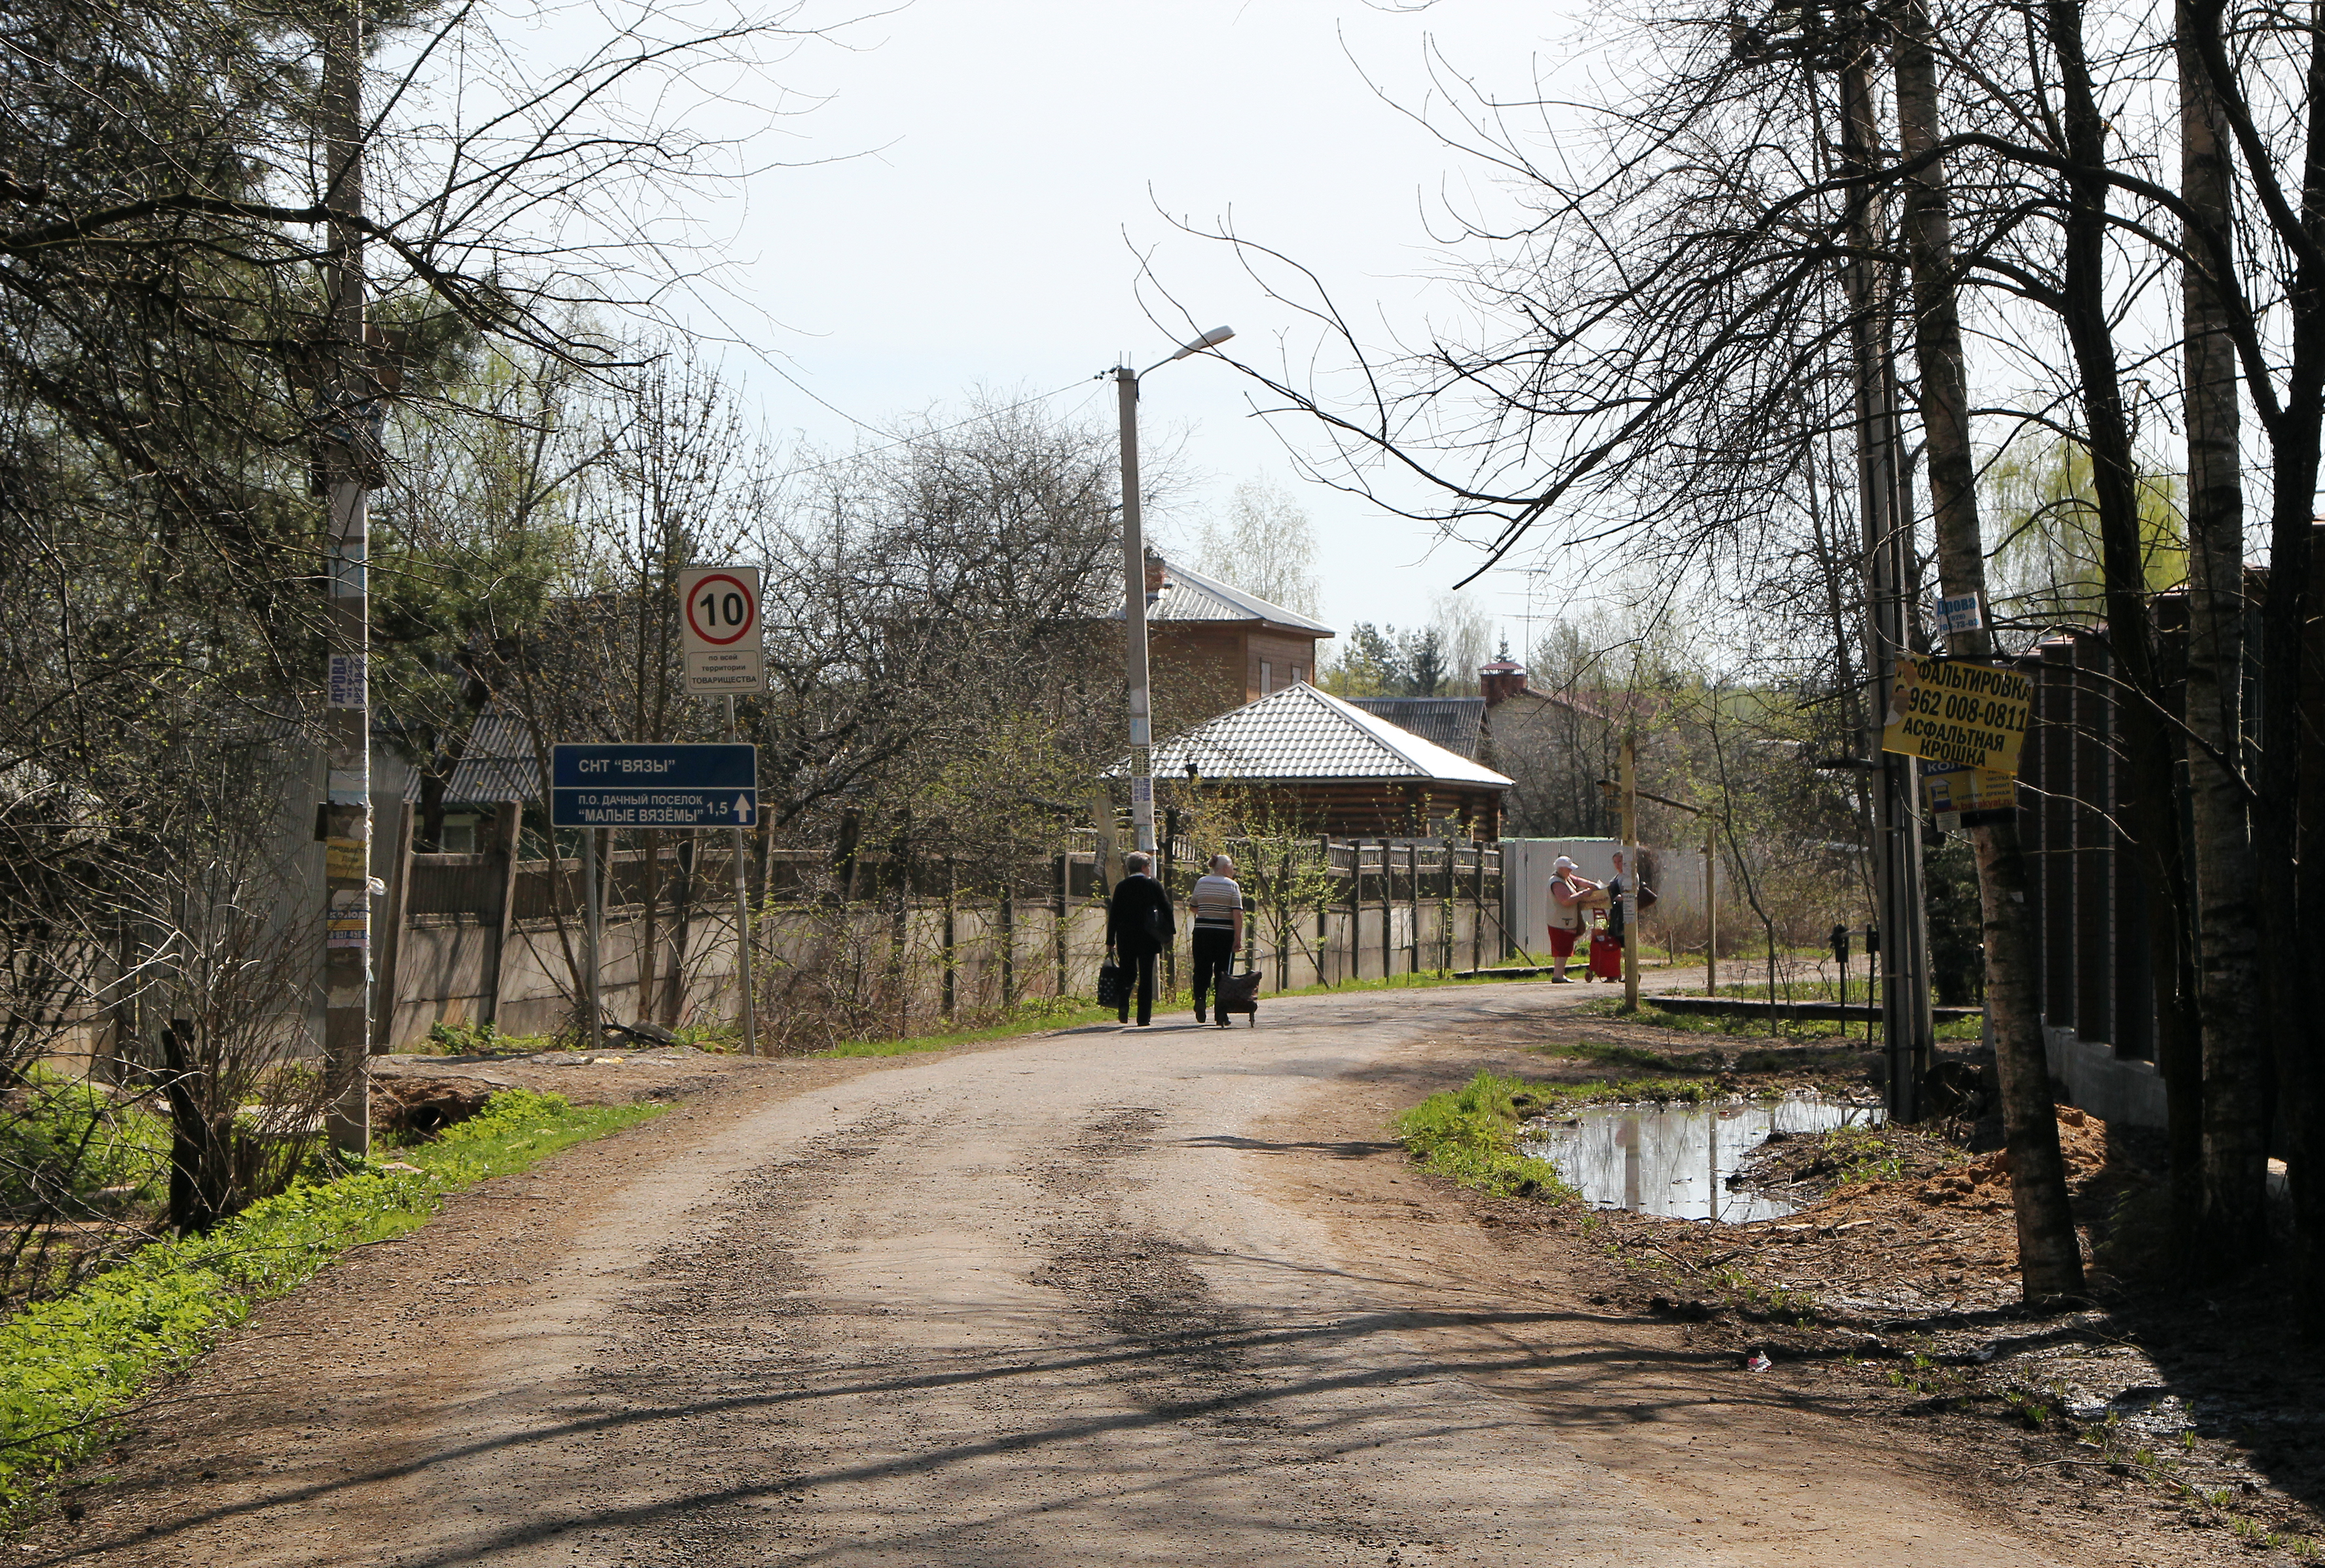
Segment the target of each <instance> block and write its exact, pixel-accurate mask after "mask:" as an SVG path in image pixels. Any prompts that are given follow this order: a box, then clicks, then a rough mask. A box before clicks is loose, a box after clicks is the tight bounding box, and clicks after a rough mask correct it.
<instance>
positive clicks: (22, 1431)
mask: <svg viewBox="0 0 2325 1568" xmlns="http://www.w3.org/2000/svg"><path fill="white" fill-rule="evenodd" d="M661 1110H662V1107H661V1106H658V1105H626V1106H588V1107H582V1106H574V1105H569V1104H568V1103H566V1102H565V1100H564V1099H563V1098H562V1097H561V1096H560V1095H555V1094H533V1093H524V1092H523V1091H519V1090H509V1091H505V1092H504V1093H499V1094H496V1095H494V1096H493V1098H492V1099H491V1100H490V1101H489V1102H487V1103H486V1107H485V1109H484V1110H483V1111H481V1112H479V1113H478V1114H477V1115H476V1116H475V1117H472V1118H470V1119H469V1120H468V1121H463V1122H460V1123H459V1124H458V1125H457V1126H454V1127H451V1128H449V1129H447V1130H445V1132H444V1133H443V1135H442V1136H441V1137H440V1138H438V1139H435V1140H434V1141H432V1142H430V1143H426V1144H422V1145H421V1146H420V1147H418V1148H412V1149H410V1150H407V1151H404V1152H403V1154H402V1155H401V1157H400V1158H401V1159H402V1162H403V1163H404V1164H407V1165H411V1166H415V1167H418V1168H417V1169H416V1170H390V1169H387V1168H384V1167H386V1166H387V1164H388V1163H389V1162H388V1161H386V1160H384V1159H377V1158H375V1159H372V1160H369V1161H367V1162H366V1163H365V1165H364V1167H362V1168H360V1169H357V1170H356V1171H354V1172H351V1173H349V1174H347V1175H345V1176H337V1177H333V1178H330V1179H310V1180H301V1181H300V1182H298V1183H296V1184H295V1185H292V1187H291V1189H290V1190H289V1191H288V1192H285V1193H283V1194H280V1195H279V1196H276V1197H272V1198H268V1199H265V1200H264V1201H263V1202H260V1203H256V1204H252V1205H251V1206H250V1207H249V1208H247V1209H245V1210H244V1211H243V1212H242V1213H239V1214H236V1216H235V1217H234V1218H233V1219H231V1220H228V1221H227V1222H225V1223H224V1224H222V1225H219V1226H218V1228H217V1229H216V1230H214V1231H211V1232H210V1233H209V1234H208V1235H207V1236H192V1237H187V1238H185V1239H183V1240H181V1241H157V1242H155V1243H153V1245H151V1246H148V1247H146V1248H144V1249H143V1250H140V1251H138V1252H136V1253H135V1254H134V1255H133V1256H132V1257H131V1258H130V1259H129V1260H128V1261H127V1262H125V1263H124V1264H122V1265H121V1266H120V1267H119V1268H112V1269H108V1270H107V1271H106V1272H105V1273H103V1274H100V1275H98V1276H97V1277H96V1278H94V1279H92V1280H90V1281H89V1282H88V1284H86V1285H84V1286H82V1287H80V1288H79V1289H78V1290H75V1291H73V1292H71V1293H70V1294H69V1295H66V1296H60V1297H58V1298H57V1299H55V1300H53V1301H46V1302H42V1303H41V1304H39V1305H35V1306H32V1307H29V1308H27V1309H25V1310H24V1311H23V1312H20V1313H18V1314H15V1315H14V1317H12V1318H9V1319H8V1320H7V1321H6V1322H5V1323H0V1516H5V1517H21V1516H23V1515H24V1514H25V1513H26V1512H27V1511H29V1510H30V1509H32V1508H34V1507H36V1506H37V1505H38V1503H39V1501H40V1499H41V1497H42V1493H43V1492H44V1490H46V1488H47V1486H48V1485H49V1483H50V1482H51V1481H52V1480H54V1479H55V1477H56V1476H57V1475H58V1474H59V1473H60V1471H64V1470H66V1469H68V1468H69V1467H70V1466H72V1465H73V1464H76V1463H78V1462H79V1461H81V1460H83V1459H86V1458H87V1457H88V1455H90V1454H91V1453H96V1452H97V1450H98V1449H100V1448H102V1447H103V1446H104V1445H105V1443H107V1441H108V1440H109V1439H110V1438H111V1436H112V1434H113V1432H114V1429H115V1425H116V1417H117V1416H119V1415H120V1414H121V1413H122V1412H123V1411H124V1410H125V1409H126V1408H128V1407H129V1406H130V1405H132V1404H133V1403H134V1401H135V1400H136V1399H137V1397H139V1396H140V1395H141V1394H143V1393H144V1391H145V1390H146V1389H148V1388H151V1387H153V1385H154V1384H155V1383H158V1382H160V1381H162V1380H163V1379H167V1378H169V1377H171V1376H173V1375H175V1374H178V1373H181V1372H182V1371H184V1370H186V1368H187V1367H189V1366H190V1364H191V1363H192V1362H193V1361H194V1360H196V1359H197V1358H198V1357H199V1356H200V1355H201V1354H202V1352H203V1351H207V1350H208V1348H209V1347H210V1346H211V1345H212V1344H213V1343H215V1342H217V1340H218V1335H219V1334H220V1333H223V1332H225V1331H226V1330H227V1329H229V1328H231V1327H233V1326H234V1325H235V1324H238V1323H240V1322H241V1321H242V1320H243V1319H244V1318H245V1317H247V1316H248V1315H249V1314H250V1311H251V1309H252V1308H253V1307H254V1306H255V1305H258V1304H260V1303H262V1302H266V1301H272V1300H273V1299H275V1298H276V1297H278V1296H285V1295H287V1294H289V1293H290V1292H291V1291H292V1290H295V1289H296V1288H298V1287H299V1286H301V1285H302V1284H304V1283H305V1282H306V1281H307V1280H308V1279H310V1278H311V1277H313V1276H314V1274H315V1272H316V1271H317V1270H318V1269H320V1268H323V1267H324V1266H325V1265H326V1264H328V1263H329V1262H330V1261H331V1259H334V1258H336V1257H338V1255H339V1254H340V1253H342V1252H344V1251H346V1250H347V1249H348V1248H350V1247H356V1246H360V1245H362V1244H363V1243H365V1242H367V1241H385V1240H386V1239H388V1238H390V1237H393V1236H399V1235H402V1234H403V1232H405V1231H410V1230H412V1229H414V1228H415V1227H417V1226H419V1225H421V1224H424V1223H425V1222H427V1221H428V1219H429V1218H430V1216H431V1215H432V1214H434V1213H436V1210H437V1208H438V1206H439V1205H440V1204H441V1202H442V1200H443V1196H444V1194H446V1193H448V1192H450V1191H453V1190H454V1189H456V1188H459V1187H463V1186H467V1185H469V1184H471V1183H474V1182H478V1181H482V1180H484V1179H485V1178H486V1177H487V1176H501V1175H505V1174H506V1173H508V1172H510V1171H515V1170H522V1169H523V1168H524V1167H527V1166H530V1165H532V1164H533V1163H534V1162H535V1161H537V1160H541V1159H544V1158H548V1157H549V1156H550V1155H552V1154H555V1153H556V1152H557V1151H558V1150H560V1149H561V1148H567V1147H568V1146H570V1145H571V1144H575V1143H579V1142H580V1141H581V1140H582V1139H588V1138H594V1137H597V1135H599V1134H600V1133H605V1132H610V1131H612V1130H615V1129H616V1128H619V1127H626V1126H629V1125H631V1124H632V1123H634V1122H638V1121H644V1120H645V1119H646V1118H648V1117H650V1116H653V1115H654V1114H656V1113H657V1112H659V1111H661Z"/></svg>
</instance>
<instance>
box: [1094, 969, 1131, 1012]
mask: <svg viewBox="0 0 2325 1568" xmlns="http://www.w3.org/2000/svg"><path fill="white" fill-rule="evenodd" d="M1129 1000H1130V971H1128V970H1127V969H1125V968H1124V967H1123V966H1122V965H1121V964H1116V962H1115V961H1114V960H1113V959H1111V958H1109V959H1107V961H1106V962H1105V963H1104V964H1099V965H1098V1006H1100V1007H1120V1006H1121V1005H1122V1004H1123V1003H1124V1002H1125V1001H1129Z"/></svg>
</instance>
